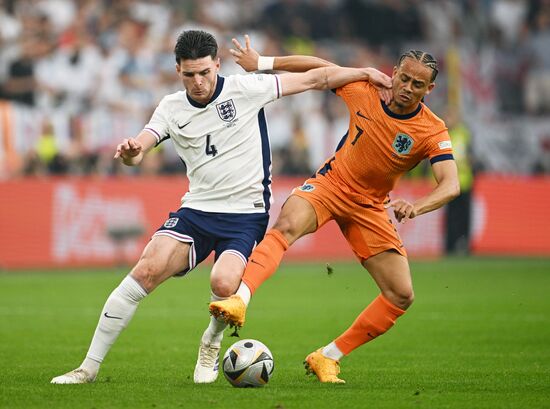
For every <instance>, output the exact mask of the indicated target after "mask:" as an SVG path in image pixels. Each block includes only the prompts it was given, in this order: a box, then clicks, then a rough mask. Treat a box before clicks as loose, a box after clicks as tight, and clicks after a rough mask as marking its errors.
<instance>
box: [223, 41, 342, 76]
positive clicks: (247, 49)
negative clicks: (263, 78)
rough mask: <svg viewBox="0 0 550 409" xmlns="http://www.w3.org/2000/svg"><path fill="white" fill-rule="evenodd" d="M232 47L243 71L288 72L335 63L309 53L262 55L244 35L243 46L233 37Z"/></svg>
mask: <svg viewBox="0 0 550 409" xmlns="http://www.w3.org/2000/svg"><path fill="white" fill-rule="evenodd" d="M232 42H233V46H234V48H233V49H231V50H229V52H230V53H231V55H232V56H233V59H234V60H235V62H236V63H237V64H239V65H240V66H241V67H243V68H244V70H245V71H247V72H250V71H256V70H277V71H288V72H306V71H309V70H312V69H314V68H321V67H331V66H336V64H334V63H332V62H330V61H326V60H323V59H322V58H318V57H313V56H309V55H289V56H285V57H263V56H261V55H260V54H259V53H258V52H257V51H256V50H255V49H254V48H252V47H251V46H250V37H249V36H248V34H245V35H244V42H245V45H244V47H243V46H242V45H241V43H239V41H238V40H237V39H236V38H234V39H233V40H232Z"/></svg>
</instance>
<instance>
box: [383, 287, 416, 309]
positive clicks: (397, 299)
mask: <svg viewBox="0 0 550 409" xmlns="http://www.w3.org/2000/svg"><path fill="white" fill-rule="evenodd" d="M383 294H384V297H386V298H387V299H388V300H389V301H390V302H391V303H392V304H393V305H395V306H397V307H399V308H401V309H402V310H406V309H407V308H409V307H410V306H411V305H412V303H413V301H414V291H413V289H412V288H400V289H397V290H388V291H384V292H383Z"/></svg>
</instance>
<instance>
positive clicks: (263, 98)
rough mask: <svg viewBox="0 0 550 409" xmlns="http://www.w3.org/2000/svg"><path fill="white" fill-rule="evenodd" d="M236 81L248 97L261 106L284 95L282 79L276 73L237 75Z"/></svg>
mask: <svg viewBox="0 0 550 409" xmlns="http://www.w3.org/2000/svg"><path fill="white" fill-rule="evenodd" d="M236 81H238V84H239V89H240V90H241V91H242V92H243V93H244V94H245V95H246V97H247V98H248V99H249V100H250V101H252V102H254V103H256V104H258V105H260V106H264V105H266V104H268V103H270V102H272V101H275V100H276V99H278V98H280V97H281V95H282V89H281V80H280V78H279V76H278V75H275V74H249V75H237V76H236Z"/></svg>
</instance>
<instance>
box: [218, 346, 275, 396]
mask: <svg viewBox="0 0 550 409" xmlns="http://www.w3.org/2000/svg"><path fill="white" fill-rule="evenodd" d="M222 368H223V374H224V375H225V379H227V380H228V381H229V383H230V384H231V385H233V386H235V387H237V388H246V387H256V386H264V385H265V384H266V383H268V382H269V379H270V378H271V375H272V374H273V369H275V366H274V363H273V355H272V354H271V351H270V350H269V348H268V347H266V346H265V345H264V344H263V343H261V342H260V341H256V340H255V339H243V340H242V341H238V342H235V343H234V344H233V345H231V346H230V347H229V349H228V350H227V351H226V352H225V355H224V356H223V361H222Z"/></svg>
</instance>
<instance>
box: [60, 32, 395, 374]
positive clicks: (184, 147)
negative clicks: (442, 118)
mask: <svg viewBox="0 0 550 409" xmlns="http://www.w3.org/2000/svg"><path fill="white" fill-rule="evenodd" d="M217 50H218V46H217V43H216V40H215V39H214V37H213V36H212V35H211V34H209V33H206V32H204V31H195V30H189V31H184V32H182V33H181V34H180V36H179V38H178V40H177V43H176V46H175V50H174V52H175V56H176V71H177V73H178V75H179V77H180V79H181V81H182V83H183V87H184V89H185V90H184V91H179V92H176V93H174V94H171V95H167V96H166V97H164V98H163V99H162V100H161V102H160V104H159V105H158V107H157V109H156V110H155V112H154V113H153V116H152V118H151V120H150V121H149V123H148V124H147V125H146V126H145V127H144V129H143V130H142V131H141V132H140V133H139V134H138V135H137V137H136V138H130V139H124V140H123V141H122V143H120V144H119V145H118V146H117V149H116V153H115V158H121V160H122V161H123V163H124V164H126V165H128V166H135V165H138V164H139V163H140V162H141V160H142V159H143V157H144V155H145V154H146V153H147V152H148V151H149V150H150V149H152V148H153V147H154V146H156V145H158V144H159V143H161V142H163V141H164V140H166V139H171V140H172V143H173V145H174V147H175V149H176V151H177V153H178V155H179V156H180V157H181V159H182V160H183V161H184V162H185V164H186V166H187V177H188V179H189V191H188V192H187V193H185V195H184V196H183V198H182V201H181V207H180V208H179V210H177V211H175V212H173V213H170V216H169V218H168V219H167V220H166V222H165V223H164V224H163V226H161V227H160V228H159V229H158V230H157V232H156V233H155V234H154V235H153V237H152V238H151V241H150V242H149V243H148V244H147V246H146V247H145V249H144V250H143V253H142V255H141V257H140V259H139V261H138V262H137V264H136V265H135V266H134V268H133V269H132V270H131V271H130V274H128V275H127V276H126V277H125V278H124V279H123V280H122V282H121V283H120V285H119V286H118V287H117V288H115V290H114V291H113V292H112V293H111V295H110V296H109V298H108V299H107V301H106V303H105V305H104V307H103V310H102V311H101V315H100V317H99V323H98V325H97V328H96V330H95V333H94V336H93V338H92V342H91V345H90V348H89V350H88V353H87V354H86V357H85V359H84V361H83V362H82V364H81V365H80V366H79V367H78V368H76V369H75V370H73V371H70V372H68V373H66V374H64V375H60V376H57V377H55V378H53V379H52V381H51V382H52V383H56V384H76V383H88V382H93V381H94V380H95V378H96V376H97V373H98V371H99V367H100V365H101V362H102V361H103V359H104V358H105V355H106V354H107V352H108V351H109V349H110V348H111V346H112V345H113V343H114V342H115V340H116V339H117V337H118V335H119V334H120V332H121V331H122V330H123V329H124V328H125V327H126V326H127V324H128V323H129V321H130V320H131V318H132V316H133V315H134V312H135V311H136V309H137V306H138V304H139V302H140V301H141V300H142V299H143V298H144V297H145V296H146V295H148V294H149V293H151V292H152V291H153V290H154V289H155V288H156V287H157V286H158V285H159V284H161V283H162V282H164V281H165V280H166V279H168V278H170V277H172V276H177V275H184V274H186V273H187V272H188V271H190V270H192V269H193V268H194V267H195V266H196V265H198V264H199V263H200V262H201V261H203V260H204V259H205V258H206V257H207V256H208V255H209V254H210V253H211V252H212V251H214V252H215V262H214V265H213V267H212V271H211V274H210V284H211V289H212V295H211V299H212V300H220V299H223V298H226V297H229V296H230V295H232V294H234V293H235V292H236V290H237V288H238V286H239V284H240V280H241V276H242V274H243V271H244V268H245V266H246V263H247V260H248V257H249V256H250V253H251V252H252V249H253V248H254V246H255V244H256V243H258V242H260V241H261V239H262V237H263V235H264V233H265V230H266V227H267V223H268V211H269V207H270V203H271V188H270V185H271V152H270V148H269V139H268V135H267V125H266V120H265V116H264V110H263V107H264V106H265V105H266V104H268V103H269V102H272V101H274V100H276V99H278V98H280V97H282V96H285V95H292V94H297V93H300V92H303V91H306V90H309V89H317V90H324V89H334V88H338V87H340V86H343V85H345V84H347V83H350V82H355V81H361V80H364V81H370V82H371V83H373V84H374V85H376V86H378V87H379V88H380V90H383V89H384V88H388V87H390V86H391V81H390V78H389V77H388V76H386V75H385V74H382V73H381V72H379V71H377V70H375V69H373V68H364V69H356V68H344V67H337V66H330V67H324V68H318V69H315V70H311V71H308V72H305V73H285V74H282V75H272V74H258V75H254V74H247V75H231V76H228V77H225V78H224V77H221V76H219V75H218V71H219V69H220V61H219V58H218V57H217ZM327 65H329V64H328V63H327ZM226 325H227V324H226V323H225V322H223V321H221V320H218V319H216V318H214V317H211V318H210V324H209V325H208V328H207V329H206V331H205V332H204V334H203V336H202V339H201V342H200V347H199V354H198V359H197V364H196V367H195V373H194V382H195V383H210V382H214V381H215V380H216V378H217V376H218V361H219V351H220V345H221V341H222V337H223V331H224V329H225V327H226Z"/></svg>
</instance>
